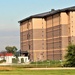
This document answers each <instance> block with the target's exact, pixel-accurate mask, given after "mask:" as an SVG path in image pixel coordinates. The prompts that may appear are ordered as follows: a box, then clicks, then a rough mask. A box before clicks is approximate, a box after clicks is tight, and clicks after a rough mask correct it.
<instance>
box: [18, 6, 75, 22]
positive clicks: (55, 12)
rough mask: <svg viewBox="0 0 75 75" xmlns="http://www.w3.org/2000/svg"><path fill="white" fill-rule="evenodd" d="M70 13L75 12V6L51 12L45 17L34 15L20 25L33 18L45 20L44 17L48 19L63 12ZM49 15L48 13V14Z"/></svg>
mask: <svg viewBox="0 0 75 75" xmlns="http://www.w3.org/2000/svg"><path fill="white" fill-rule="evenodd" d="M65 11H66V12H69V11H75V6H72V7H68V8H63V9H58V10H54V11H50V12H49V14H46V15H45V16H38V15H41V14H43V13H41V14H36V15H32V16H29V17H27V18H25V19H22V20H20V21H18V23H22V22H23V21H26V20H29V19H32V18H44V17H48V16H50V15H54V14H57V13H61V12H65ZM46 13H47V12H46Z"/></svg>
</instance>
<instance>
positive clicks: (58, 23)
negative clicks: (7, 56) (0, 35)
mask: <svg viewBox="0 0 75 75" xmlns="http://www.w3.org/2000/svg"><path fill="white" fill-rule="evenodd" d="M19 23H20V38H21V39H20V43H21V44H20V45H21V54H25V55H28V56H29V59H30V60H31V61H41V60H42V61H43V60H64V56H65V54H66V47H67V46H68V45H69V43H74V44H75V6H73V7H69V8H64V9H59V10H53V9H52V10H51V11H50V12H45V13H41V14H37V15H32V16H30V17H28V18H25V19H23V20H21V21H19Z"/></svg>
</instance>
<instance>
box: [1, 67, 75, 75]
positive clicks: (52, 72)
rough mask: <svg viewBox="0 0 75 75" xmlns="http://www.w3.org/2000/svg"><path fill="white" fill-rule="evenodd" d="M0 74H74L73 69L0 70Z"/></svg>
mask: <svg viewBox="0 0 75 75" xmlns="http://www.w3.org/2000/svg"><path fill="white" fill-rule="evenodd" d="M0 75H75V70H26V69H24V68H22V69H21V68H18V69H15V70H6V71H5V70H0Z"/></svg>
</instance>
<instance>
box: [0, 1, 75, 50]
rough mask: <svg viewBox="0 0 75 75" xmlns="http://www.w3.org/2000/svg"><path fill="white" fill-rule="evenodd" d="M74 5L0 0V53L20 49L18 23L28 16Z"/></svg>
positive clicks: (66, 2) (69, 2)
mask: <svg viewBox="0 0 75 75" xmlns="http://www.w3.org/2000/svg"><path fill="white" fill-rule="evenodd" d="M74 5H75V0H0V51H2V50H5V47H6V46H13V45H15V46H16V47H17V48H18V49H20V41H19V40H20V37H19V23H18V21H19V20H21V19H23V18H26V17H28V16H30V15H33V14H37V13H42V12H47V11H50V10H51V9H61V8H66V7H70V6H74Z"/></svg>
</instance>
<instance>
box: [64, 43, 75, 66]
mask: <svg viewBox="0 0 75 75" xmlns="http://www.w3.org/2000/svg"><path fill="white" fill-rule="evenodd" d="M65 58H66V63H65V65H66V66H68V67H75V45H74V44H70V45H69V46H68V47H67V54H66V56H65Z"/></svg>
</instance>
